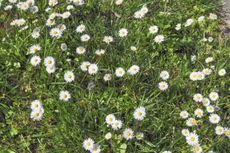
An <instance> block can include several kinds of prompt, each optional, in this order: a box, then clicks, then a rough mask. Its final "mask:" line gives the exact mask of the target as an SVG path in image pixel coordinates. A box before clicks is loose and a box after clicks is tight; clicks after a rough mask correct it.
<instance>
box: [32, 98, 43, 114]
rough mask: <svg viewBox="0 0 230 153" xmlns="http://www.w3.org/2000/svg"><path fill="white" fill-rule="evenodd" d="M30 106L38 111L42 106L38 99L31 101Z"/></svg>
mask: <svg viewBox="0 0 230 153" xmlns="http://www.w3.org/2000/svg"><path fill="white" fill-rule="evenodd" d="M30 108H31V109H32V110H33V111H34V110H38V111H40V110H41V108H42V103H41V102H40V101H39V100H34V101H32V103H31V106H30Z"/></svg>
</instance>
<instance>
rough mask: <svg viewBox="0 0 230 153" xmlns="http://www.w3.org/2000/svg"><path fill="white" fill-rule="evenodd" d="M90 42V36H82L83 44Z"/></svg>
mask: <svg viewBox="0 0 230 153" xmlns="http://www.w3.org/2000/svg"><path fill="white" fill-rule="evenodd" d="M89 40H90V36H89V35H87V34H84V35H82V36H81V41H82V42H87V41H89Z"/></svg>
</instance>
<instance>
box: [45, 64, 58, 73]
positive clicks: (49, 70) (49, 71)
mask: <svg viewBox="0 0 230 153" xmlns="http://www.w3.org/2000/svg"><path fill="white" fill-rule="evenodd" d="M46 71H47V73H49V74H52V73H54V72H55V71H56V67H55V65H53V66H47V67H46Z"/></svg>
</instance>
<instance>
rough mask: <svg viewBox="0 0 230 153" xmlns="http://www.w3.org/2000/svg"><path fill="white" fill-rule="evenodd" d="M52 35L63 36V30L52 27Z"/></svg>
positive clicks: (53, 36) (54, 36)
mask: <svg viewBox="0 0 230 153" xmlns="http://www.w3.org/2000/svg"><path fill="white" fill-rule="evenodd" d="M50 36H51V37H52V38H61V36H62V31H61V30H60V29H59V28H52V29H51V30H50Z"/></svg>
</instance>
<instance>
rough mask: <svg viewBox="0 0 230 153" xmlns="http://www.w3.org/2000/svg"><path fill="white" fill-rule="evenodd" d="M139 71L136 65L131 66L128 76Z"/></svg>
mask: <svg viewBox="0 0 230 153" xmlns="http://www.w3.org/2000/svg"><path fill="white" fill-rule="evenodd" d="M139 71H140V67H139V66H138V65H133V66H131V67H130V68H129V69H128V71H127V72H128V74H129V75H135V74H137V73H138V72H139Z"/></svg>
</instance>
